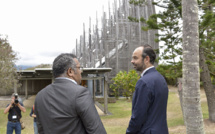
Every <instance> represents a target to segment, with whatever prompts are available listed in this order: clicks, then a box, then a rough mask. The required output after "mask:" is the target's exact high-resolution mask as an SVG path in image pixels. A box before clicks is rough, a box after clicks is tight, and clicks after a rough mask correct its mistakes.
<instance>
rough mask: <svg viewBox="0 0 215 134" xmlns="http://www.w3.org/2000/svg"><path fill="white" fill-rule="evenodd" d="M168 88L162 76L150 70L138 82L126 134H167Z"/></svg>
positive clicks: (152, 69) (153, 69)
mask: <svg viewBox="0 0 215 134" xmlns="http://www.w3.org/2000/svg"><path fill="white" fill-rule="evenodd" d="M167 99H168V87H167V84H166V81H165V79H164V78H163V76H162V75H161V74H160V73H159V72H157V71H156V70H155V68H151V69H149V70H147V71H146V72H145V74H144V75H143V76H142V77H141V78H140V79H139V80H138V82H137V84H136V87H135V92H134V94H133V100H132V116H131V120H130V122H129V126H128V128H127V131H126V133H127V134H168V127H167V121H166V109H167Z"/></svg>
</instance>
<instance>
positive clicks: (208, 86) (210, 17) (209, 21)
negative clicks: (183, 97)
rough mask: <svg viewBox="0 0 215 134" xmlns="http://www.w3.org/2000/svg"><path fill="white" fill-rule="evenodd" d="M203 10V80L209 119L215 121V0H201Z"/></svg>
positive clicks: (201, 26)
mask: <svg viewBox="0 0 215 134" xmlns="http://www.w3.org/2000/svg"><path fill="white" fill-rule="evenodd" d="M199 3H200V4H199V5H200V6H199V7H200V8H201V10H202V12H203V15H202V16H201V20H200V33H199V35H200V48H199V49H200V68H201V75H200V76H201V77H200V79H201V81H202V82H203V86H204V89H205V94H206V97H207V103H208V112H209V120H210V121H212V122H215V94H214V89H213V84H212V81H211V76H213V77H214V76H215V74H214V72H215V71H214V70H215V56H214V55H215V47H214V46H215V38H214V35H215V19H214V17H215V14H214V12H213V7H214V5H215V1H211V0H201V1H200V2H199Z"/></svg>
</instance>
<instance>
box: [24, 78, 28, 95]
mask: <svg viewBox="0 0 215 134" xmlns="http://www.w3.org/2000/svg"><path fill="white" fill-rule="evenodd" d="M25 99H28V80H25Z"/></svg>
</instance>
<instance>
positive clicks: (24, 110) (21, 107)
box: [18, 103, 26, 113]
mask: <svg viewBox="0 0 215 134" xmlns="http://www.w3.org/2000/svg"><path fill="white" fill-rule="evenodd" d="M18 107H19V109H20V110H21V111H22V112H24V113H25V112H26V109H25V107H23V106H22V105H20V104H19V103H18Z"/></svg>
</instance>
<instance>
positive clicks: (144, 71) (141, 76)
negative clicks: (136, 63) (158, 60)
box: [141, 66, 154, 77]
mask: <svg viewBox="0 0 215 134" xmlns="http://www.w3.org/2000/svg"><path fill="white" fill-rule="evenodd" d="M153 67H154V66H151V67H148V68H146V69H145V70H144V71H143V72H142V74H141V77H143V75H144V74H145V73H146V71H148V70H149V69H151V68H153Z"/></svg>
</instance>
